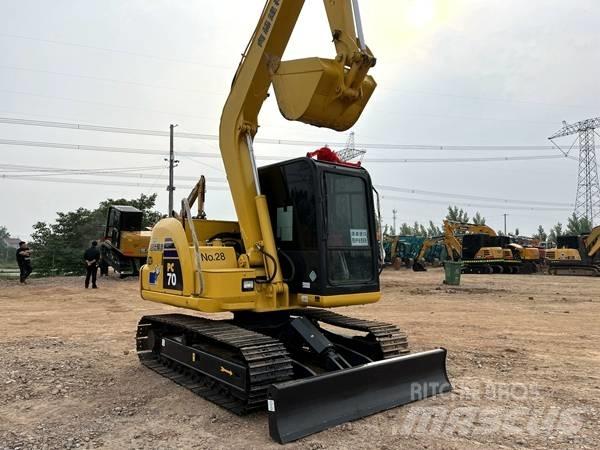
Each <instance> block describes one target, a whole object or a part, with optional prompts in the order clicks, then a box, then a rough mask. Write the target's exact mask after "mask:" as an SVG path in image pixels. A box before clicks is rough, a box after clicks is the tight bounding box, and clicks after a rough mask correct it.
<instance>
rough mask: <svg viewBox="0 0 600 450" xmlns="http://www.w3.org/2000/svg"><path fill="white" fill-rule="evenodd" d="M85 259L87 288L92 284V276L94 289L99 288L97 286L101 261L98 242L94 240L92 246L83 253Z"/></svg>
mask: <svg viewBox="0 0 600 450" xmlns="http://www.w3.org/2000/svg"><path fill="white" fill-rule="evenodd" d="M83 259H84V260H85V264H86V271H87V272H86V274H85V288H86V289H87V288H88V287H89V286H90V277H91V278H92V289H98V286H96V275H97V274H98V261H100V251H99V250H98V242H96V241H92V246H91V247H90V248H88V249H87V250H86V251H85V253H84V254H83Z"/></svg>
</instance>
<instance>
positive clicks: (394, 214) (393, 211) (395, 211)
mask: <svg viewBox="0 0 600 450" xmlns="http://www.w3.org/2000/svg"><path fill="white" fill-rule="evenodd" d="M397 213H398V211H397V210H395V209H392V214H393V218H394V228H393V229H392V234H394V235H395V234H396V214H397Z"/></svg>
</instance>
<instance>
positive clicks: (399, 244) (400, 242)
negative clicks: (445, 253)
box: [383, 235, 426, 270]
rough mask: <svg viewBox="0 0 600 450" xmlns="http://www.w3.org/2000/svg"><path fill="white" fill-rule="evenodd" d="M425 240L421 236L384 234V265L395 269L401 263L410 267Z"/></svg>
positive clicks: (399, 266)
mask: <svg viewBox="0 0 600 450" xmlns="http://www.w3.org/2000/svg"><path fill="white" fill-rule="evenodd" d="M425 241H426V238H425V237H423V236H405V235H399V236H393V235H384V236H383V248H384V250H385V259H384V265H386V266H392V267H393V268H394V269H395V270H400V268H401V267H402V266H403V265H405V266H406V267H410V266H411V262H412V261H414V260H415V258H416V257H417V255H418V253H419V250H420V249H421V247H422V246H423V243H424V242H425Z"/></svg>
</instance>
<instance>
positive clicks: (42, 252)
mask: <svg viewBox="0 0 600 450" xmlns="http://www.w3.org/2000/svg"><path fill="white" fill-rule="evenodd" d="M155 204H156V194H152V195H145V194H142V195H141V196H140V197H139V198H136V199H124V198H119V199H107V200H105V201H103V202H101V203H100V204H99V205H98V207H97V208H95V209H86V208H78V209H77V210H75V211H69V212H58V213H57V217H56V220H55V221H54V223H47V222H37V223H36V224H35V225H34V226H33V233H32V235H31V242H30V243H29V247H30V248H31V250H32V253H31V259H32V265H33V268H34V270H35V272H37V273H39V274H42V275H49V274H58V275H61V274H72V275H80V274H83V273H85V266H84V264H83V252H84V251H85V249H86V248H88V247H89V246H90V243H91V241H93V240H97V241H100V240H102V239H103V238H104V229H105V226H106V220H107V215H108V209H109V207H110V206H111V205H129V206H133V207H135V208H138V209H139V210H141V211H142V212H143V213H144V216H143V221H142V227H152V226H153V225H154V224H155V223H156V222H158V220H159V219H160V218H161V213H160V212H158V211H155V210H154V207H155Z"/></svg>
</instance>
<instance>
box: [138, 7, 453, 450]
mask: <svg viewBox="0 0 600 450" xmlns="http://www.w3.org/2000/svg"><path fill="white" fill-rule="evenodd" d="M303 3H304V2H303V1H301V0H269V1H267V3H266V4H265V7H264V9H263V11H262V13H261V16H260V20H259V22H258V25H257V27H256V29H255V31H254V33H253V34H252V37H251V39H250V42H249V44H248V46H247V48H246V50H245V51H244V52H243V56H242V60H241V62H240V64H239V66H238V69H237V72H236V73H235V76H234V79H233V82H232V85H231V91H230V93H229V96H228V98H227V101H226V103H225V106H224V108H223V112H222V115H221V124H220V130H219V144H220V151H221V156H222V160H223V164H224V166H225V170H226V173H227V180H228V183H229V188H230V190H231V194H232V198H233V202H234V206H235V211H236V215H237V221H235V222H232V221H216V220H208V219H205V218H193V217H192V214H191V211H190V208H189V203H188V201H187V199H184V200H183V201H182V210H183V214H182V215H181V217H180V218H176V217H171V218H166V219H163V220H161V221H160V222H158V224H156V225H155V226H154V228H153V230H152V237H151V241H150V247H149V252H148V259H147V263H146V265H144V266H143V267H142V270H141V275H140V285H141V296H142V298H143V299H145V300H149V301H153V302H159V303H164V304H168V305H173V306H177V307H181V308H187V309H191V310H194V311H201V312H203V313H222V312H230V313H232V317H231V318H230V319H225V320H211V319H208V318H206V317H199V316H195V315H194V316H192V315H183V314H162V315H149V316H144V317H142V319H141V320H140V322H139V325H138V330H137V351H138V355H139V359H140V361H141V362H142V363H143V364H144V365H146V366H147V367H149V368H150V369H153V370H155V371H156V372H157V373H159V374H161V375H163V376H165V377H168V378H170V379H172V380H173V381H175V382H176V383H179V384H180V385H182V386H185V387H187V388H188V389H190V390H192V391H193V392H194V393H196V394H199V395H200V396H203V397H205V398H206V399H208V400H210V401H212V402H214V403H216V404H218V405H221V406H222V407H224V408H227V409H228V410H230V411H232V412H234V413H237V414H244V413H248V412H252V411H255V410H260V409H264V408H266V409H267V410H268V417H269V432H270V435H271V437H272V438H273V439H274V440H275V441H277V442H280V443H285V442H289V441H293V440H295V439H298V438H301V437H303V436H307V435H309V434H311V433H315V432H317V431H320V430H324V429H326V428H329V427H332V426H334V425H337V424H340V423H344V422H346V421H350V420H355V419H358V418H360V417H364V416H366V415H370V414H374V413H377V412H379V411H382V410H385V409H389V408H393V407H396V406H399V405H403V404H406V403H408V402H412V401H416V400H419V399H422V398H425V397H428V396H431V395H436V394H439V393H442V392H447V391H449V390H450V389H451V385H450V383H449V381H448V376H447V373H446V362H445V361H446V350H445V349H443V348H437V349H433V350H430V351H425V352H420V353H412V354H411V353H409V352H408V347H407V337H406V334H405V333H404V332H403V331H400V330H399V329H398V327H396V326H395V325H392V324H388V323H384V322H381V321H378V320H365V319H358V318H351V317H346V316H344V315H341V314H337V313H335V312H332V311H330V310H328V309H327V308H334V307H342V306H350V305H368V304H371V303H374V302H377V301H378V300H379V299H380V296H381V293H380V289H379V276H378V275H379V270H378V269H379V261H378V259H379V257H378V254H379V250H378V242H377V235H378V231H377V227H376V220H375V212H376V211H375V204H374V202H375V196H374V194H373V189H372V183H371V179H370V177H369V174H368V172H367V171H366V170H365V169H364V168H361V167H350V166H348V165H344V164H338V163H335V162H328V161H321V160H318V159H312V158H308V157H300V158H295V159H291V160H288V161H283V162H280V163H276V164H272V165H269V166H266V167H260V168H257V166H256V162H255V158H254V150H253V142H254V139H255V135H256V132H257V130H258V113H259V111H260V109H261V107H262V104H263V102H264V101H265V99H266V98H267V96H268V90H269V88H270V86H271V85H273V88H274V92H275V96H276V99H277V103H278V106H279V109H280V111H281V113H282V114H283V116H284V117H286V118H287V119H289V120H296V121H300V122H304V123H307V124H309V125H315V126H319V127H326V128H330V129H332V130H337V131H343V130H346V129H348V128H349V127H351V126H352V125H353V124H354V123H355V122H356V120H357V119H358V118H359V116H360V115H361V113H362V111H363V109H364V107H365V105H366V104H367V101H368V100H369V98H370V97H371V94H372V93H373V91H374V89H375V87H376V83H375V81H374V79H373V78H372V77H371V76H370V75H368V72H369V70H370V68H371V67H373V66H374V65H375V57H374V56H373V54H372V53H371V50H370V49H369V48H368V47H367V46H366V44H365V42H364V37H363V33H362V25H361V20H360V14H359V10H358V4H357V1H356V0H352V1H351V0H337V1H331V0H325V1H324V5H325V10H326V12H327V17H328V20H329V26H330V28H331V34H332V38H333V43H334V45H335V48H336V52H337V55H336V57H335V59H324V58H306V59H299V60H293V61H281V58H282V56H283V53H284V50H285V48H286V45H287V43H288V40H289V38H290V35H291V33H292V30H293V29H294V26H295V23H296V20H297V18H298V15H299V14H300V11H301V8H302V6H303ZM238 239H239V240H238ZM330 325H332V326H334V327H335V330H340V329H341V330H343V332H341V333H339V332H337V331H333V330H332V329H331V327H329V326H330Z"/></svg>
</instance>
